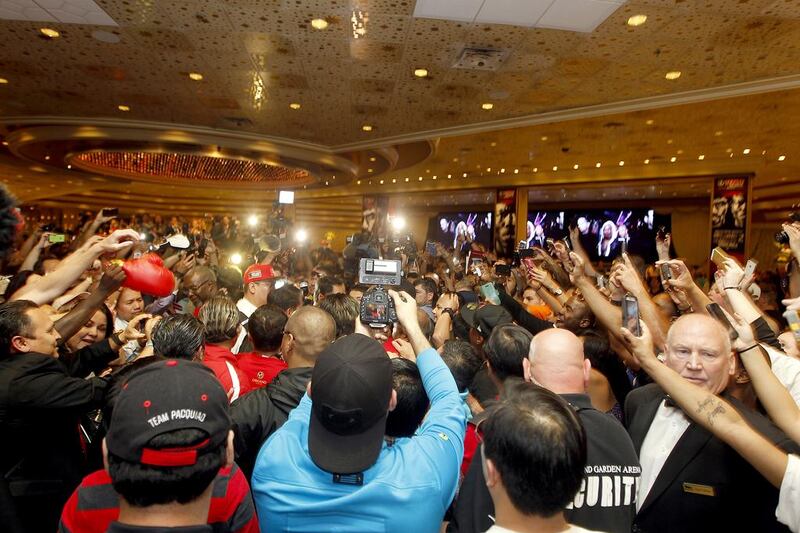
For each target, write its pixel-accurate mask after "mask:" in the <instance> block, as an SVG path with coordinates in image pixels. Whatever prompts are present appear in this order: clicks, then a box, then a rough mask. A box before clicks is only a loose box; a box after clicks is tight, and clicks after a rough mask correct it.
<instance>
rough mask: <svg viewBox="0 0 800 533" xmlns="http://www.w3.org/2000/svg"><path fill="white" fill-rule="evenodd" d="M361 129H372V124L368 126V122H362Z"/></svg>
mask: <svg viewBox="0 0 800 533" xmlns="http://www.w3.org/2000/svg"><path fill="white" fill-rule="evenodd" d="M361 129H362V130H364V131H372V126H370V125H369V124H364V125H363V126H361Z"/></svg>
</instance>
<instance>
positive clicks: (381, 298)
mask: <svg viewBox="0 0 800 533" xmlns="http://www.w3.org/2000/svg"><path fill="white" fill-rule="evenodd" d="M400 278H401V273H400V261H396V260H392V259H370V258H362V259H361V261H360V262H359V265H358V282H359V283H361V284H363V285H374V287H371V288H369V289H368V290H367V292H365V293H364V295H363V296H362V297H361V306H360V307H359V309H358V316H359V318H360V319H361V323H362V324H364V325H365V326H369V327H371V328H376V329H379V328H383V327H384V326H388V325H389V324H393V323H395V322H397V311H395V308H394V301H393V300H392V298H391V296H389V293H388V292H387V291H386V290H385V289H384V286H386V285H389V286H398V285H400Z"/></svg>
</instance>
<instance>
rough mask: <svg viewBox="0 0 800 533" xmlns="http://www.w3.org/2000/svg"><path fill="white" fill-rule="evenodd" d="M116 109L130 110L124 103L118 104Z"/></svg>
mask: <svg viewBox="0 0 800 533" xmlns="http://www.w3.org/2000/svg"><path fill="white" fill-rule="evenodd" d="M117 109H119V110H120V111H130V110H131V108H130V107H129V106H126V105H118V106H117Z"/></svg>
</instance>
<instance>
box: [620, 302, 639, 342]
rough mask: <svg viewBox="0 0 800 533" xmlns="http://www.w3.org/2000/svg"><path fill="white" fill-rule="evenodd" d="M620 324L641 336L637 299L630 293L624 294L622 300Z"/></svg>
mask: <svg viewBox="0 0 800 533" xmlns="http://www.w3.org/2000/svg"><path fill="white" fill-rule="evenodd" d="M622 324H623V325H624V326H625V327H626V328H627V329H628V331H630V332H631V333H633V334H634V335H636V336H637V337H641V336H642V328H641V327H639V300H637V299H636V297H635V296H631V295H630V294H626V295H625V298H623V300H622Z"/></svg>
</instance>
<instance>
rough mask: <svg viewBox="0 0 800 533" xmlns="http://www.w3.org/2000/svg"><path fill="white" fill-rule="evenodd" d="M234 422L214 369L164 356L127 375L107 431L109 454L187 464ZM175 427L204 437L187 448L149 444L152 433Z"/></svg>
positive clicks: (222, 436)
mask: <svg viewBox="0 0 800 533" xmlns="http://www.w3.org/2000/svg"><path fill="white" fill-rule="evenodd" d="M231 426H232V422H231V418H230V416H229V415H228V397H227V395H226V394H225V391H224V390H223V389H222V386H221V385H220V384H219V381H218V380H217V378H216V376H214V373H213V372H211V370H209V369H208V368H206V367H205V366H203V365H202V364H200V363H195V362H192V361H185V360H182V359H168V360H166V361H160V362H158V363H153V364H151V365H148V366H146V367H144V368H142V369H141V370H138V371H136V372H134V373H133V374H131V376H130V377H129V378H128V380H127V381H126V382H125V383H124V384H123V385H122V390H121V391H120V393H119V396H118V397H117V400H116V403H115V404H114V412H113V413H112V415H111V425H110V427H109V429H108V434H107V435H106V445H107V447H108V452H109V453H110V454H112V455H115V456H117V457H119V458H120V459H123V460H125V461H128V462H131V463H141V464H145V465H151V466H158V467H178V466H189V465H193V464H195V463H196V462H197V458H198V456H200V455H202V454H203V453H204V452H205V451H208V450H216V449H218V447H219V446H220V445H221V444H222V443H223V442H224V441H225V440H226V439H227V437H228V430H230V428H231ZM178 429H198V430H200V431H202V432H204V433H205V434H206V436H207V438H205V439H204V440H203V441H201V442H200V443H198V444H196V445H194V446H190V447H180V448H159V449H155V448H151V447H149V446H148V444H149V443H150V442H151V441H152V439H153V438H154V437H157V436H159V435H162V434H164V433H168V432H171V431H175V430H178Z"/></svg>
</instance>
